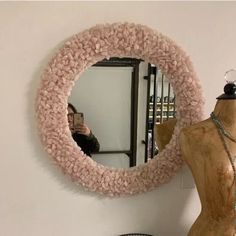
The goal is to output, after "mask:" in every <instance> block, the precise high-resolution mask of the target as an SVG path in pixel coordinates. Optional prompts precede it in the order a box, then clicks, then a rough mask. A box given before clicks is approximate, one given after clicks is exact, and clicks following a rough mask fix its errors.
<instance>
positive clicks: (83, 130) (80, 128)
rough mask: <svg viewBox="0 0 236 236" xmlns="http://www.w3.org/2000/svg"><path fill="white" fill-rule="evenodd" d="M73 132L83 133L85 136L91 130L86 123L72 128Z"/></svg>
mask: <svg viewBox="0 0 236 236" xmlns="http://www.w3.org/2000/svg"><path fill="white" fill-rule="evenodd" d="M74 132H77V133H79V134H83V135H85V136H89V135H90V133H91V130H90V129H89V127H88V126H87V125H86V124H80V125H78V126H77V127H75V128H74Z"/></svg>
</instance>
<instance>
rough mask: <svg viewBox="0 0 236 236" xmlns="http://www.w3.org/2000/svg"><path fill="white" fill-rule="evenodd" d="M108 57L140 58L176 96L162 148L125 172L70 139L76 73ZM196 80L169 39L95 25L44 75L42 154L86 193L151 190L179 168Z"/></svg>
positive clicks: (197, 91) (198, 93)
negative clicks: (180, 141) (182, 137)
mask: <svg viewBox="0 0 236 236" xmlns="http://www.w3.org/2000/svg"><path fill="white" fill-rule="evenodd" d="M109 57H133V58H139V59H143V60H145V61H148V62H150V63H152V64H154V65H156V66H157V67H158V68H159V69H161V71H162V73H164V74H165V76H166V77H167V78H168V79H169V81H170V83H171V85H172V87H173V89H174V91H175V95H176V109H177V115H176V118H177V123H176V126H175V130H174V133H173V136H172V139H171V141H170V142H169V144H168V145H166V148H165V149H164V150H163V151H162V152H161V153H159V154H158V155H157V156H156V157H155V158H154V159H152V160H150V161H149V162H148V163H146V164H143V165H140V166H137V167H132V168H129V169H116V168H110V167H106V166H103V165H101V164H98V163H96V162H95V161H93V160H92V159H91V158H89V157H87V156H86V155H85V154H84V153H83V152H82V151H81V149H80V147H78V146H77V144H76V143H75V142H74V141H73V139H72V136H71V132H70V130H69V126H68V121H67V115H66V114H67V100H68V97H69V95H70V93H71V90H72V88H73V85H74V83H75V80H76V78H78V76H77V75H80V74H81V73H83V71H84V70H85V69H86V68H88V67H89V66H91V65H93V64H95V63H96V62H98V61H100V60H103V59H104V58H109ZM202 114H203V98H202V90H201V86H200V83H199V80H198V78H197V76H196V74H195V72H194V69H193V66H192V63H191V61H190V59H189V57H188V56H187V55H186V53H185V52H184V51H183V50H182V49H181V48H180V47H179V46H177V45H176V43H175V42H174V41H172V40H171V39H169V38H168V37H166V36H164V35H162V34H161V33H159V32H157V31H154V30H152V29H150V28H149V27H147V26H144V25H138V24H133V23H114V24H104V25H97V26H95V27H92V28H90V29H88V30H86V31H83V32H81V33H79V34H77V35H74V36H72V37H71V38H70V39H69V40H67V41H66V42H65V44H64V45H63V46H62V47H61V48H60V49H59V50H58V52H57V53H56V54H55V56H54V57H53V58H52V59H51V61H50V62H49V64H48V66H47V68H46V69H45V71H44V72H43V75H42V80H41V85H40V88H39V90H38V94H37V99H36V117H37V123H38V129H39V134H40V137H41V140H42V142H43V145H44V146H45V149H46V151H47V152H48V153H49V154H50V156H51V157H52V158H53V159H54V161H55V163H56V164H57V165H58V166H60V167H61V169H62V170H63V172H64V173H65V174H67V175H69V176H70V177H71V179H72V181H74V182H76V183H79V184H80V185H82V186H84V188H85V189H86V190H89V191H96V192H99V193H103V194H106V195H109V196H125V195H133V194H137V193H141V192H146V191H150V190H152V189H154V188H156V187H157V186H159V185H161V184H163V183H166V182H168V181H169V180H170V179H171V177H172V176H173V175H174V174H175V173H176V172H177V170H179V168H180V167H181V165H182V163H183V162H182V159H181V157H180V150H179V146H178V145H177V139H178V136H179V133H180V130H181V129H182V128H183V127H186V126H188V125H191V124H193V123H196V122H198V121H200V120H202Z"/></svg>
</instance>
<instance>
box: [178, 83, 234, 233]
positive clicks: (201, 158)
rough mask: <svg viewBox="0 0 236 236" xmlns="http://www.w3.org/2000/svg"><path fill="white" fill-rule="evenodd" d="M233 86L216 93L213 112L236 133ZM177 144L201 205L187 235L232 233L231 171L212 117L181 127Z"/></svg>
mask: <svg viewBox="0 0 236 236" xmlns="http://www.w3.org/2000/svg"><path fill="white" fill-rule="evenodd" d="M225 87H226V86H225ZM234 87H235V85H234ZM235 90H236V89H235ZM235 90H232V89H231V91H230V93H231V94H228V92H227V91H226V90H225V94H223V95H222V96H220V97H218V101H217V103H216V106H215V109H214V114H215V115H216V116H217V117H218V119H219V120H220V121H221V123H222V125H223V127H224V128H225V130H227V131H228V132H229V133H230V134H231V135H232V136H234V137H236V95H235ZM232 91H233V92H232ZM226 143H227V146H228V149H229V151H230V153H232V155H233V157H234V159H235V155H236V143H234V142H232V141H230V140H228V139H226ZM180 148H181V152H182V157H183V159H184V160H185V162H186V163H187V165H188V166H189V167H190V169H191V172H192V174H193V177H194V180H195V183H196V186H197V190H198V194H199V197H200V201H201V205H202V209H201V213H200V215H199V216H198V218H197V220H196V221H195V223H194V224H193V226H192V227H191V229H190V231H189V233H188V236H233V235H234V233H235V226H234V219H235V215H234V208H233V205H234V203H235V185H234V172H233V169H232V166H231V164H230V161H229V158H228V156H227V153H226V151H225V148H224V145H223V143H222V140H221V138H220V136H219V133H218V130H217V128H216V126H215V124H214V123H213V122H212V120H211V119H210V118H209V119H207V120H204V121H202V122H200V123H198V124H195V125H193V126H190V127H188V128H185V129H183V130H182V132H181V134H180Z"/></svg>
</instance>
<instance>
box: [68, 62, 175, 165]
mask: <svg viewBox="0 0 236 236" xmlns="http://www.w3.org/2000/svg"><path fill="white" fill-rule="evenodd" d="M175 114H176V109H175V95H174V91H173V89H172V86H171V85H170V83H169V81H168V80H167V78H166V77H165V76H164V74H162V73H161V70H158V68H156V67H155V66H154V65H151V64H150V63H148V62H145V61H142V60H138V59H133V58H110V59H109V60H103V61H100V62H98V63H96V64H94V65H93V66H91V67H89V68H87V69H86V71H85V72H84V73H83V74H81V76H80V77H79V78H78V81H77V82H76V83H75V85H74V87H73V89H72V92H71V95H70V97H69V98H68V121H69V127H70V130H71V134H72V137H73V139H74V141H75V142H76V143H77V144H78V145H79V146H80V147H81V149H82V151H83V152H84V153H86V155H87V156H89V157H91V158H92V159H93V160H95V161H96V162H98V163H100V164H102V165H105V166H111V167H116V168H129V167H133V166H137V165H141V164H144V163H146V162H147V161H148V160H150V159H152V158H154V156H156V155H157V154H158V153H160V151H161V150H162V149H164V146H165V145H166V144H167V143H169V141H170V138H171V136H172V134H173V129H172V130H171V132H170V131H169V130H168V129H166V132H165V130H164V129H163V131H161V129H160V128H161V127H162V126H161V125H160V124H163V123H164V124H166V121H171V120H173V118H175ZM174 120H175V119H174ZM168 123H169V122H168ZM168 123H167V124H168ZM173 128H174V127H173ZM158 130H160V132H158ZM164 139H165V140H164ZM166 139H167V140H166Z"/></svg>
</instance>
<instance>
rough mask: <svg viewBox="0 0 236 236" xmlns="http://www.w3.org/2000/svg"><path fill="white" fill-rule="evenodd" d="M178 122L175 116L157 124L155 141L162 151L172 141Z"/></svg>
mask: <svg viewBox="0 0 236 236" xmlns="http://www.w3.org/2000/svg"><path fill="white" fill-rule="evenodd" d="M176 122H177V120H176V119H175V118H173V119H169V120H168V121H165V122H163V123H161V124H158V125H156V126H155V141H156V144H157V147H158V149H159V151H160V152H161V151H162V150H163V149H164V148H165V146H166V145H167V144H168V143H169V142H170V140H171V137H172V134H173V132H174V128H175V125H176Z"/></svg>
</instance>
